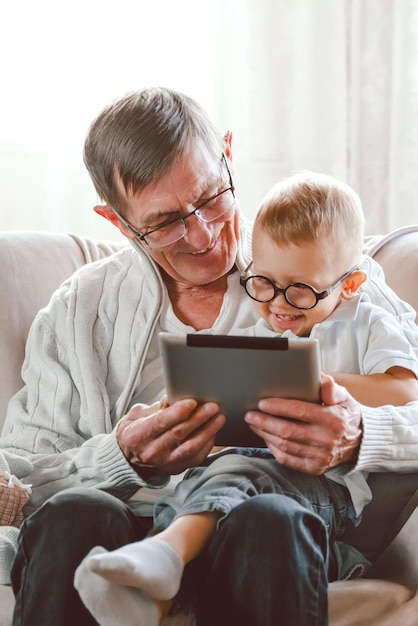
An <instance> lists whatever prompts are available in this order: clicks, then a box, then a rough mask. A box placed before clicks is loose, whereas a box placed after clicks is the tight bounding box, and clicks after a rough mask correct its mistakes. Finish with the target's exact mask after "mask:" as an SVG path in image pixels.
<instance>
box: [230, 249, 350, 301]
mask: <svg viewBox="0 0 418 626" xmlns="http://www.w3.org/2000/svg"><path fill="white" fill-rule="evenodd" d="M252 264H253V261H251V263H250V264H249V265H248V266H247V267H246V268H245V270H244V271H243V273H242V274H241V276H240V284H241V286H242V287H244V289H245V292H246V294H247V295H248V296H249V297H250V298H251V299H252V300H255V301H256V302H263V303H266V302H271V301H272V300H274V299H275V298H277V296H278V295H279V294H280V293H281V294H283V296H284V298H285V300H286V302H287V303H288V304H290V306H292V307H293V308H295V309H299V310H301V311H310V310H311V309H313V308H315V307H316V305H317V304H318V302H319V301H320V300H324V298H327V297H328V296H329V295H331V293H332V292H333V291H335V289H336V288H337V287H338V286H339V285H341V283H343V282H344V281H345V280H346V278H348V277H349V276H350V275H351V274H352V273H353V272H356V271H357V270H358V269H359V267H358V265H354V266H353V267H352V268H351V269H350V270H348V272H346V273H345V274H344V275H343V276H341V278H339V279H338V280H336V281H335V283H333V284H332V285H330V286H329V287H328V288H327V289H324V291H318V290H317V289H315V287H312V285H308V284H307V283H290V285H287V287H284V288H282V287H277V285H275V284H274V282H273V281H272V280H270V278H267V277H266V276H262V275H261V274H252V275H251V276H248V277H247V278H245V275H246V274H247V272H248V270H249V269H250V267H251V265H252ZM252 278H262V279H263V280H265V281H266V282H268V283H270V284H271V286H272V288H273V295H272V297H271V298H269V299H268V300H259V299H258V298H255V297H254V296H252V295H251V294H250V292H249V291H248V290H247V283H248V281H249V280H251V279H252ZM290 287H299V288H300V287H303V288H307V289H310V291H311V292H312V293H313V295H314V296H315V298H316V301H315V304H313V305H312V306H297V305H296V304H293V302H292V301H291V300H289V298H288V296H287V291H288V289H290Z"/></svg>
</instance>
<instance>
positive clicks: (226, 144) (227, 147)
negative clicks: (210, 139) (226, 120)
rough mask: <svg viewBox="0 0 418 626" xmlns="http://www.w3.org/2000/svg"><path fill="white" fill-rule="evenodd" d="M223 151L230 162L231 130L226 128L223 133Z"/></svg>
mask: <svg viewBox="0 0 418 626" xmlns="http://www.w3.org/2000/svg"><path fill="white" fill-rule="evenodd" d="M224 153H225V156H226V158H227V159H228V161H229V162H230V163H232V131H231V130H227V131H226V133H225V134H224Z"/></svg>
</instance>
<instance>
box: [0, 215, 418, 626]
mask: <svg viewBox="0 0 418 626" xmlns="http://www.w3.org/2000/svg"><path fill="white" fill-rule="evenodd" d="M126 245H129V243H128V242H127V241H125V240H123V241H114V242H111V241H95V240H93V239H91V238H89V237H85V236H77V235H73V234H66V233H46V232H34V231H8V232H2V233H0V294H1V306H0V351H1V355H2V358H1V362H0V425H1V424H2V421H3V420H4V416H5V413H6V407H7V403H8V400H9V398H10V397H11V395H12V394H13V393H14V392H15V391H16V390H17V389H18V388H19V387H20V386H21V384H22V381H21V378H20V367H21V364H22V360H23V356H24V350H25V341H26V337H27V334H28V330H29V327H30V324H31V322H32V319H33V317H34V315H35V314H36V312H37V311H38V310H39V309H40V308H41V307H42V306H43V305H45V304H46V303H47V302H48V300H49V298H50V296H51V294H52V292H53V291H54V289H55V288H56V287H57V286H58V285H59V284H60V283H61V282H62V281H63V280H65V279H66V278H67V277H68V276H70V275H71V274H72V273H73V272H74V271H75V270H76V269H77V268H79V267H80V266H81V265H83V264H85V263H90V262H92V261H95V260H97V259H100V258H102V257H104V256H107V255H109V254H112V252H114V251H115V250H117V249H119V248H120V247H121V246H126ZM366 251H367V252H368V254H370V255H371V256H373V257H374V258H375V259H376V260H377V261H378V262H379V263H380V264H381V266H382V267H383V269H384V272H385V275H386V279H387V282H388V284H389V285H390V286H391V287H392V289H394V290H395V291H396V292H397V293H398V295H399V296H401V297H402V298H403V299H405V300H407V301H408V302H410V304H411V305H412V306H414V308H415V309H416V310H418V225H414V226H408V227H405V228H400V229H397V230H394V231H393V232H391V233H389V234H387V235H385V236H375V237H368V238H367V241H366ZM377 478H378V479H379V480H378V482H377V486H376V502H375V506H374V507H373V509H372V510H370V513H369V511H368V508H367V507H366V510H365V513H364V516H365V522H366V521H367V524H366V523H365V524H362V526H364V528H366V529H367V531H368V532H367V533H366V534H364V533H363V535H364V536H362V533H361V532H358V533H357V534H356V535H355V537H349V536H348V537H347V538H346V540H347V541H352V542H353V543H355V544H356V546H357V547H358V548H360V549H362V550H364V551H365V552H367V548H368V547H370V544H371V543H373V541H375V540H376V536H377V533H375V532H374V529H375V528H377V527H378V523H379V519H381V518H382V516H385V518H386V519H388V516H389V519H390V521H391V525H392V529H391V532H390V534H389V535H388V536H386V537H381V538H380V544H379V545H380V549H381V550H382V552H381V555H380V557H379V558H378V559H377V560H376V561H375V562H374V563H373V565H372V567H371V568H370V569H369V570H368V571H367V573H366V575H365V577H363V578H360V579H356V580H348V581H341V582H335V583H331V585H330V589H329V616H330V626H394V625H397V624H402V625H403V626H417V625H418V593H417V588H418V542H417V540H416V537H418V474H400V475H396V476H389V475H388V476H387V480H388V481H394V484H393V485H392V491H393V488H394V489H395V490H396V484H397V482H398V483H399V484H401V483H402V484H403V485H407V486H408V490H409V495H408V498H407V499H406V501H405V506H404V508H403V510H396V509H395V507H393V506H391V503H390V502H389V501H388V498H387V497H386V490H385V488H384V485H387V484H388V483H387V482H386V477H385V476H382V475H380V476H378V477H377ZM382 485H383V487H382ZM12 611H13V593H12V591H11V588H10V587H8V586H4V585H3V586H0V626H10V624H11V616H12ZM278 623H279V622H278ZM186 624H187V625H191V624H193V616H191V615H188V616H186V615H176V616H170V617H168V618H166V620H165V621H164V626H186ZM45 626H49V625H48V624H45ZM115 626H117V625H116V624H115ZM214 626H216V625H214ZM234 626H235V625H234ZM306 626H309V625H306Z"/></svg>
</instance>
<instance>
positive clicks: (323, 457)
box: [245, 374, 362, 475]
mask: <svg viewBox="0 0 418 626" xmlns="http://www.w3.org/2000/svg"><path fill="white" fill-rule="evenodd" d="M321 396H322V402H323V404H314V403H310V402H303V401H301V400H285V399H282V398H267V399H263V400H260V402H259V404H258V408H259V411H249V412H248V413H246V415H245V420H246V422H247V423H248V424H249V425H250V426H251V429H252V430H253V431H254V432H255V433H256V434H257V435H259V436H260V437H262V438H263V439H264V440H265V442H266V445H267V446H268V448H269V450H270V452H271V453H272V454H273V456H274V457H275V458H276V460H277V461H278V462H279V463H282V464H283V465H286V466H287V467H291V468H293V469H295V470H298V471H300V472H305V473H307V474H313V475H319V474H323V473H324V472H326V471H327V470H329V469H331V468H332V467H335V466H336V465H339V464H340V463H344V462H345V461H353V462H355V460H356V457H357V453H358V448H359V446H360V441H361V435H362V430H361V412H360V406H359V404H358V403H357V402H356V401H355V400H354V398H353V397H352V396H351V395H350V394H349V393H348V391H347V390H346V389H345V387H341V386H340V385H337V383H336V382H335V381H334V380H333V378H332V377H331V376H327V375H325V374H323V375H322V380H321Z"/></svg>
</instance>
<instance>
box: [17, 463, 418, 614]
mask: <svg viewBox="0 0 418 626" xmlns="http://www.w3.org/2000/svg"><path fill="white" fill-rule="evenodd" d="M287 472H288V476H289V479H290V478H291V475H292V474H294V476H293V478H294V479H295V480H296V479H298V480H299V479H301V476H302V475H299V474H297V473H296V472H293V473H292V472H291V470H287ZM415 476H416V475H415ZM297 477H298V478H297ZM306 478H309V477H304V480H303V481H301V482H304V483H305V479H306ZM376 478H377V479H378V480H377V481H376V482H379V483H380V484H381V485H383V487H384V488H383V490H382V491H384V492H385V498H382V501H381V505H382V506H380V505H379V510H378V518H379V533H381V534H382V536H383V533H384V532H385V530H387V529H385V521H386V520H387V519H388V515H386V514H384V512H382V511H383V504H384V502H389V505H390V506H389V511H387V513H390V512H391V511H396V510H398V511H399V510H400V509H399V506H400V503H402V504H403V502H405V499H406V498H407V497H408V496H409V495H410V493H411V492H412V493H413V491H412V490H413V489H414V487H415V488H416V486H417V482H416V478H415V483H413V484H411V485H409V484H408V485H407V490H406V489H405V488H404V486H405V485H404V482H403V481H402V480H400V481H397V482H396V485H395V487H396V489H394V490H393V493H392V492H390V490H388V486H390V484H391V483H390V481H388V475H385V474H381V475H377V476H376ZM399 478H400V479H402V477H401V476H400V477H399ZM292 480H293V479H292ZM311 480H312V481H313V483H312V484H315V485H316V484H317V483H318V484H320V483H321V482H322V481H321V480H320V479H317V478H312V479H311V478H309V480H308V481H306V486H307V485H308V483H311ZM302 493H304V495H305V497H306V498H307V499H308V500H309V493H308V490H306V492H305V490H304V489H303V488H302ZM331 507H332V504H331ZM369 507H371V508H373V501H372V503H371V504H370V505H369V506H368V508H369ZM337 508H338V507H337ZM337 517H339V514H336V518H337ZM389 517H390V516H389ZM331 518H332V515H331ZM146 521H149V522H150V523H149V525H148V527H150V526H151V521H150V520H144V519H141V518H139V519H138V518H136V517H135V516H134V515H133V513H132V511H130V509H129V508H128V507H127V506H126V505H125V504H124V503H122V502H120V501H119V500H118V499H117V498H115V497H114V496H112V495H109V494H107V493H105V492H102V491H99V490H96V489H91V488H89V489H70V490H68V491H64V492H62V493H60V494H57V495H56V496H54V497H53V498H51V499H50V500H49V501H48V502H46V503H45V504H44V506H42V507H41V508H40V509H39V510H38V511H37V512H36V513H34V514H33V515H32V516H31V517H30V518H28V519H27V520H26V521H25V523H24V524H23V527H22V532H21V536H20V544H19V549H18V555H17V558H16V561H15V564H14V567H13V572H12V584H13V589H14V592H15V595H16V611H15V615H14V621H13V624H14V626H47V625H49V624H54V626H74V624H82V625H83V626H93V625H95V624H96V622H95V620H94V619H93V618H92V617H91V615H90V614H89V613H88V611H87V610H86V609H84V606H83V604H82V603H81V601H80V599H79V596H78V594H77V593H76V591H75V589H74V587H73V577H74V572H75V570H76V568H77V566H78V565H79V563H80V562H81V560H82V559H83V558H84V556H85V555H86V554H87V552H89V550H90V549H91V548H92V547H93V546H96V545H102V546H104V547H106V548H107V549H108V550H112V549H115V548H117V547H120V546H121V545H125V544H127V543H131V542H133V541H137V540H139V539H142V538H143V537H144V536H145V535H146V533H147V530H148V527H147V525H146ZM331 522H332V519H331ZM326 523H327V522H325V523H324V522H323V521H322V518H321V516H320V511H319V515H318V511H317V512H314V511H310V510H309V509H307V508H306V507H305V506H304V505H303V504H302V503H300V502H298V501H296V500H293V499H292V498H288V497H286V496H283V497H277V495H275V494H272V495H270V494H263V495H256V496H254V497H252V498H249V499H248V500H246V501H245V502H243V503H242V504H240V505H239V506H238V507H236V508H235V509H233V510H232V512H231V513H230V515H229V516H228V517H227V518H226V519H225V521H224V522H223V524H222V525H221V527H220V529H219V532H218V533H217V534H216V535H215V537H214V539H213V540H212V542H211V543H210V545H209V547H208V549H207V550H206V551H205V553H204V554H203V555H202V556H201V557H200V558H199V559H196V561H195V562H194V563H192V564H190V566H188V567H187V568H186V572H185V588H186V590H187V585H193V584H195V587H196V599H197V603H196V604H197V606H196V610H197V619H198V626H231V624H242V625H243V626H273V625H274V626H284V625H285V624H291V626H297V625H298V624H303V626H311V624H326V620H327V617H326V587H327V572H326V562H327V558H328V562H330V560H331V563H330V564H329V565H328V575H329V577H330V579H332V578H333V576H334V573H333V571H332V569H333V568H332V559H330V558H329V552H328V533H327V532H326ZM328 523H329V522H328ZM390 523H391V520H389V524H390ZM332 526H333V527H334V528H337V527H338V520H337V519H336V520H335V523H333V524H332ZM362 527H363V523H362V524H360V527H359V529H361V530H362V533H363V534H364V535H365V534H366V531H367V528H362ZM375 527H376V526H375V524H374V520H373V525H372V530H373V536H372V540H373V539H374V531H375ZM279 530H280V532H279ZM354 532H357V529H355V531H354ZM355 538H356V537H355V536H354V537H353V542H354V540H355ZM295 539H297V541H295ZM277 555H282V556H281V558H279V557H278V556H277ZM327 555H328V556H327ZM285 562H287V563H288V564H290V565H285ZM299 563H301V564H302V565H303V567H304V569H305V570H306V571H307V574H308V576H307V579H303V578H302V577H301V576H300V575H299ZM310 564H311V565H310ZM312 564H313V565H312ZM315 569H318V570H319V575H318V573H317V572H316V571H312V570H315ZM295 580H297V581H299V583H300V585H299V583H298V585H297V587H296V589H295V588H294V583H293V582H292V581H295ZM304 580H307V582H304ZM314 580H317V581H318V584H317V588H313V589H312V586H313V585H314V583H313V582H312V581H314ZM301 588H302V589H303V591H301ZM305 591H307V594H308V595H307V597H310V598H314V597H315V596H316V597H317V599H316V600H315V601H312V600H310V602H309V605H310V608H309V610H310V611H311V612H312V610H315V608H314V606H312V605H314V604H315V602H316V604H317V605H318V606H317V611H318V613H317V615H315V616H314V617H313V620H314V621H312V622H309V621H307V618H306V615H305V614H304V615H301V617H300V619H299V618H297V619H296V621H295V620H294V619H293V617H292V615H289V612H288V611H292V606H289V605H295V604H296V597H297V598H299V597H300V596H301V594H304V592H305ZM286 594H287V595H286ZM295 594H296V595H295ZM301 606H302V610H299V613H300V614H301V613H303V611H304V607H305V600H304V597H303V598H302V601H301ZM298 619H299V621H297V620H298ZM315 620H316V621H315ZM321 620H322V622H321Z"/></svg>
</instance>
